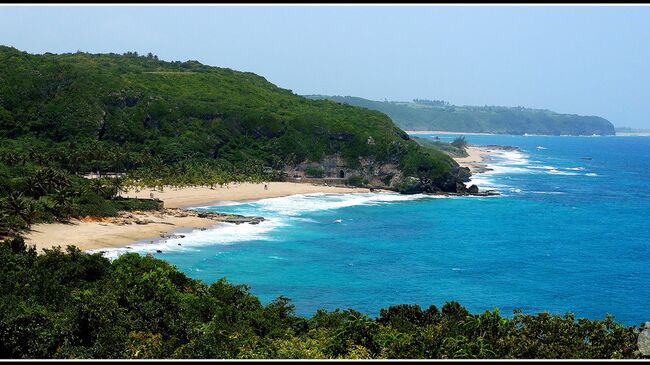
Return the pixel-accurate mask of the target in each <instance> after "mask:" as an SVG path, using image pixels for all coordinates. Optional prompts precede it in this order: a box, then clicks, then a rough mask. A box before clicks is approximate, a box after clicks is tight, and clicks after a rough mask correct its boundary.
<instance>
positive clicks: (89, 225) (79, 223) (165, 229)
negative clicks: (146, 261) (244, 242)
mask: <svg viewBox="0 0 650 365" xmlns="http://www.w3.org/2000/svg"><path fill="white" fill-rule="evenodd" d="M267 185H268V190H265V189H264V184H263V183H241V184H230V185H229V186H228V187H225V186H224V187H216V188H214V189H210V188H207V187H187V188H180V189H173V188H165V189H164V191H163V192H160V191H154V190H153V189H149V188H147V189H143V190H140V191H136V189H130V190H128V191H126V192H123V193H122V194H121V196H124V197H136V196H138V197H140V198H143V197H144V198H148V197H149V196H150V195H149V194H150V193H153V194H154V197H155V198H158V199H160V200H162V201H163V202H164V207H165V208H166V209H164V210H163V211H146V212H145V211H138V212H124V213H121V214H120V216H118V217H109V218H95V219H88V218H86V219H72V220H70V222H69V223H39V224H35V225H33V226H32V228H31V230H30V231H29V232H28V233H27V234H26V235H25V236H24V238H25V243H26V244H27V245H30V246H35V247H36V250H37V251H38V252H42V251H43V249H49V248H54V247H57V246H59V247H61V248H62V249H65V247H66V246H68V245H74V246H77V247H78V248H79V249H80V250H82V251H87V250H97V249H101V248H115V247H123V246H128V245H129V244H133V243H135V242H138V241H145V240H153V241H155V240H159V239H160V238H161V236H164V235H169V234H172V233H174V232H178V231H179V230H188V229H189V230H193V229H202V228H207V227H211V226H214V225H217V224H219V223H221V222H224V221H225V220H223V219H215V218H214V217H201V216H198V215H197V214H192V213H191V212H188V211H186V210H182V209H180V208H188V207H196V206H201V205H203V206H205V205H214V204H218V203H223V202H232V201H250V200H258V199H265V198H274V197H281V196H288V195H294V194H310V193H338V194H345V193H367V192H369V191H370V190H369V189H365V188H346V187H334V186H326V185H313V184H308V183H291V182H271V183H267ZM170 208H171V209H170ZM188 213H189V214H188Z"/></svg>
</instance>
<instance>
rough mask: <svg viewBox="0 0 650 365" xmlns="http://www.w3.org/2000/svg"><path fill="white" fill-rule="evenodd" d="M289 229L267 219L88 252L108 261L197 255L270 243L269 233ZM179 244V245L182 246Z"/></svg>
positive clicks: (279, 221) (279, 222)
mask: <svg viewBox="0 0 650 365" xmlns="http://www.w3.org/2000/svg"><path fill="white" fill-rule="evenodd" d="M284 225H286V224H285V223H283V222H282V221H281V220H278V219H267V220H265V221H263V222H260V223H259V224H248V223H242V224H234V223H219V224H217V225H215V226H214V227H212V228H208V229H206V230H199V229H195V230H193V231H191V232H189V233H186V234H185V237H184V238H169V239H160V240H157V241H154V242H153V243H151V242H138V243H135V244H132V245H130V246H128V247H116V248H105V249H95V250H89V251H87V252H89V253H98V252H103V255H104V256H105V257H108V258H110V259H115V258H117V257H119V256H120V255H122V254H124V253H127V252H137V253H140V254H147V253H155V252H157V251H162V252H170V251H174V252H178V251H195V250H196V249H197V247H201V246H209V245H229V244H234V243H237V242H240V241H251V240H269V239H270V237H269V236H268V235H267V234H268V233H269V232H270V231H272V230H274V229H276V228H278V227H281V226H284ZM179 243H180V245H179Z"/></svg>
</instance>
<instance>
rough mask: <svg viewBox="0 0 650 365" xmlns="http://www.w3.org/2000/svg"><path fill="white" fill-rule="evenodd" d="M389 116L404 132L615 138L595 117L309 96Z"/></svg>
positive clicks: (611, 129) (603, 121) (605, 123)
mask: <svg viewBox="0 0 650 365" xmlns="http://www.w3.org/2000/svg"><path fill="white" fill-rule="evenodd" d="M307 97H309V98H311V99H315V100H316V99H318V100H321V99H329V100H334V101H338V102H340V103H345V104H350V105H356V106H361V107H364V108H368V109H372V110H378V111H380V112H382V113H386V114H387V115H388V116H389V117H391V119H392V120H393V121H394V122H395V124H397V125H398V126H399V127H400V128H403V129H405V130H424V131H427V130H429V131H433V130H436V131H451V132H482V133H498V134H519V135H522V134H526V133H528V134H545V135H593V134H597V135H613V134H614V126H613V125H612V124H611V123H610V122H609V121H608V120H606V119H603V118H601V117H596V116H581V115H575V114H559V113H555V112H552V111H549V110H543V109H529V108H521V107H502V106H456V105H450V104H449V103H446V102H443V101H432V100H418V99H416V100H414V101H413V102H397V101H374V100H368V99H363V98H358V97H352V96H323V95H310V96H307Z"/></svg>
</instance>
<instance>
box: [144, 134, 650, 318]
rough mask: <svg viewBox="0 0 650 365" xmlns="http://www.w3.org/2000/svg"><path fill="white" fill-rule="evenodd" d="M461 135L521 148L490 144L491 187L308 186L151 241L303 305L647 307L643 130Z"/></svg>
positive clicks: (484, 177) (649, 176)
mask: <svg viewBox="0 0 650 365" xmlns="http://www.w3.org/2000/svg"><path fill="white" fill-rule="evenodd" d="M426 137H428V138H433V137H434V136H433V135H429V136H426ZM438 137H439V138H440V139H441V140H452V139H453V138H455V137H456V136H455V135H438ZM466 138H467V140H468V142H469V143H472V144H477V145H491V144H495V145H508V146H516V147H519V148H520V149H521V151H496V152H495V154H494V155H493V157H492V159H491V160H490V161H489V167H490V168H492V170H491V171H489V172H487V173H484V174H476V175H475V176H474V177H473V182H475V183H477V184H478V185H479V187H480V188H481V189H496V190H498V191H499V192H501V195H500V196H496V197H444V198H441V197H428V196H423V195H409V196H406V195H398V194H370V193H369V194H363V193H360V194H344V195H335V194H309V195H296V196H291V197H282V198H273V199H264V200H260V201H254V202H245V203H230V204H226V205H220V206H213V207H201V208H197V209H201V210H207V211H216V212H232V213H239V214H253V215H260V216H264V217H266V218H267V219H268V220H267V221H265V222H263V223H261V224H259V225H250V224H241V225H234V224H222V225H220V226H218V227H216V228H214V229H209V230H205V231H195V232H192V233H189V234H188V235H187V237H185V238H183V239H179V240H169V241H168V242H166V243H164V245H165V248H164V249H163V253H158V254H154V255H155V256H156V257H159V258H161V259H164V260H167V261H169V262H171V263H173V264H174V265H176V266H177V267H178V268H179V269H180V270H182V271H184V272H186V273H187V274H188V275H189V276H191V277H193V278H197V279H202V280H204V281H205V282H207V283H211V282H214V281H216V280H218V279H219V278H221V277H224V276H225V277H227V279H228V280H229V281H230V282H233V283H238V284H239V283H243V284H247V285H249V286H250V289H251V292H252V293H253V294H255V295H257V296H259V297H260V299H261V300H262V301H263V302H264V303H267V302H269V301H271V300H272V299H274V298H276V297H278V296H280V295H283V296H287V297H289V298H291V299H292V302H293V303H294V304H295V305H296V310H297V312H298V314H302V315H311V314H313V313H314V312H315V311H316V310H317V309H319V308H324V309H329V310H331V309H335V308H342V309H346V308H354V309H356V310H359V311H361V312H364V313H367V314H368V315H371V316H376V315H378V312H379V309H380V308H385V307H388V306H390V305H394V304H401V303H416V304H420V305H422V306H428V305H430V304H435V305H438V306H441V305H442V304H444V303H445V302H446V301H450V300H456V301H459V302H460V303H461V304H462V305H464V306H465V307H466V308H468V309H469V310H470V311H472V312H482V311H484V310H486V309H492V308H494V307H499V308H500V309H501V311H502V313H504V314H506V315H511V314H512V310H513V309H515V308H520V309H522V310H523V311H524V312H525V313H537V312H542V311H549V312H551V313H557V314H564V313H566V312H573V313H575V314H576V316H578V317H589V318H593V319H596V318H603V317H604V316H605V314H607V313H610V314H613V315H614V316H615V319H616V320H618V321H620V322H623V323H626V324H629V325H638V324H640V323H641V322H643V321H650V305H648V301H649V299H650V237H649V233H650V229H649V228H650V223H649V222H648V218H649V216H650V171H649V170H648V167H649V166H650V138H648V137H614V136H612V137H559V136H557V137H550V136H493V135H469V136H466ZM181 242H182V246H178V243H181ZM145 247H147V246H144V245H143V246H141V247H140V249H141V250H145ZM149 249H150V248H149Z"/></svg>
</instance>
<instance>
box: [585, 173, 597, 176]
mask: <svg viewBox="0 0 650 365" xmlns="http://www.w3.org/2000/svg"><path fill="white" fill-rule="evenodd" d="M585 176H599V175H598V174H596V173H593V172H588V173H586V174H585Z"/></svg>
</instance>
